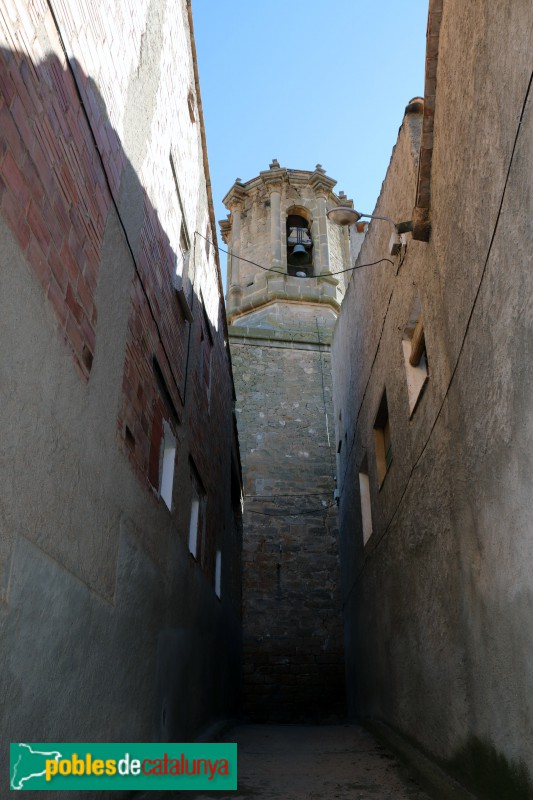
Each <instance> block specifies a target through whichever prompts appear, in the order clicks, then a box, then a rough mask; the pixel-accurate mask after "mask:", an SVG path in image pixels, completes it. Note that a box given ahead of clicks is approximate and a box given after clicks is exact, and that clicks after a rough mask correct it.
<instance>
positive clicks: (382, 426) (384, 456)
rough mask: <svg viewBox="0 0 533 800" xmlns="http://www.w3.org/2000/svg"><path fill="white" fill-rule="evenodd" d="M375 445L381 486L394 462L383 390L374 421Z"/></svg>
mask: <svg viewBox="0 0 533 800" xmlns="http://www.w3.org/2000/svg"><path fill="white" fill-rule="evenodd" d="M374 445H375V448H376V468H377V474H378V481H379V485H380V486H381V484H382V483H383V481H384V479H385V475H386V474H387V472H388V469H389V467H390V465H391V463H392V440H391V432H390V423H389V406H388V404H387V392H383V396H382V398H381V402H380V404H379V408H378V413H377V414H376V421H375V422H374Z"/></svg>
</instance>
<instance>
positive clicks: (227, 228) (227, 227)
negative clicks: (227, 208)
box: [218, 219, 231, 244]
mask: <svg viewBox="0 0 533 800" xmlns="http://www.w3.org/2000/svg"><path fill="white" fill-rule="evenodd" d="M218 224H219V226H220V235H221V236H222V241H223V242H225V243H226V244H228V242H229V239H230V237H231V220H230V219H221V220H219V222H218Z"/></svg>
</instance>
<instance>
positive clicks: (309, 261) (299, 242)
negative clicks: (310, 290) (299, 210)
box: [286, 214, 313, 278]
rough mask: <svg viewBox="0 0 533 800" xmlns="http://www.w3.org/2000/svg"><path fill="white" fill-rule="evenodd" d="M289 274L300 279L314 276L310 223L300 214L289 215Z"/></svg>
mask: <svg viewBox="0 0 533 800" xmlns="http://www.w3.org/2000/svg"><path fill="white" fill-rule="evenodd" d="M286 227H287V272H288V274H289V275H293V276H295V277H298V278H304V277H309V276H311V275H312V274H313V240H312V239H311V230H310V223H309V222H308V220H307V219H306V218H305V217H302V216H301V215H300V214H288V215H287V226H286Z"/></svg>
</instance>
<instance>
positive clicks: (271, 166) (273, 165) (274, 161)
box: [268, 158, 279, 169]
mask: <svg viewBox="0 0 533 800" xmlns="http://www.w3.org/2000/svg"><path fill="white" fill-rule="evenodd" d="M268 167H269V169H279V161H278V159H277V158H273V159H272V163H271V164H269V165H268Z"/></svg>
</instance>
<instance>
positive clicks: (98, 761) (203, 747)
mask: <svg viewBox="0 0 533 800" xmlns="http://www.w3.org/2000/svg"><path fill="white" fill-rule="evenodd" d="M10 788H11V790H12V791H21V790H24V791H28V790H29V791H31V790H32V789H35V790H39V789H47V790H48V791H50V790H55V791H62V790H65V791H66V790H73V789H76V790H84V789H92V790H96V791H102V790H106V791H109V790H113V789H116V790H117V791H119V790H120V791H122V790H125V789H143V790H146V789H148V790H150V789H173V790H174V791H179V790H180V789H183V790H187V789H189V790H190V789H196V790H202V791H205V790H209V791H217V790H221V791H232V790H235V789H236V788H237V745H236V744H234V743H224V744H212V743H209V744H176V743H175V742H172V743H170V742H168V743H165V742H159V743H157V744H142V743H131V742H130V743H121V744H117V743H110V744H102V743H101V742H99V743H94V744H91V743H54V744H35V743H33V742H32V743H27V742H18V743H16V744H11V746H10Z"/></svg>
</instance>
